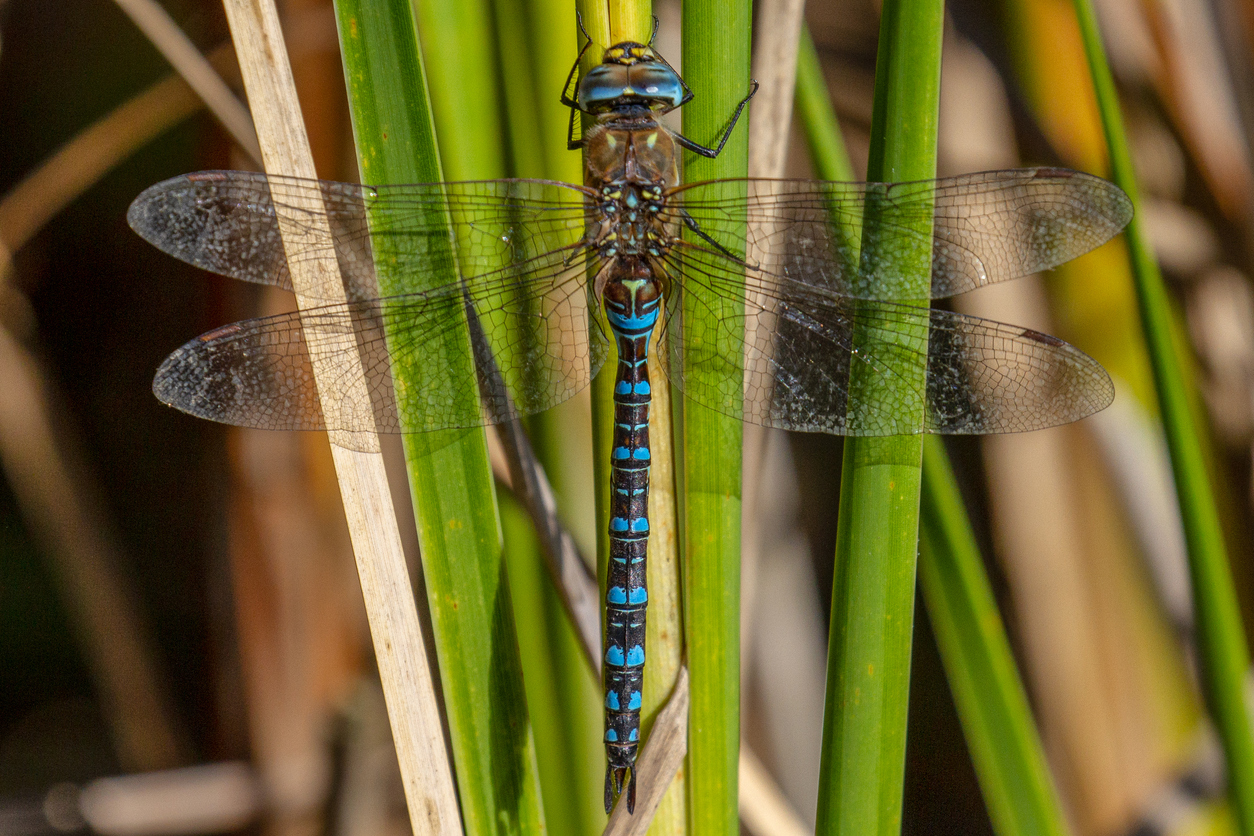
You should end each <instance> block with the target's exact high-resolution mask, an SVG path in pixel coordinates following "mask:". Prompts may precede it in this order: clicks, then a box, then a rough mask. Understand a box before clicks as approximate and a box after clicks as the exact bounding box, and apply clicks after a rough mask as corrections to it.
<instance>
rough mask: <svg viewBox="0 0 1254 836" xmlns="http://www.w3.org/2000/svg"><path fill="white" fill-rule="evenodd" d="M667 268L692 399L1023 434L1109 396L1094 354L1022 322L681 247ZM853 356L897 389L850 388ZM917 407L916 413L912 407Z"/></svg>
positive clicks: (767, 415) (676, 372)
mask: <svg viewBox="0 0 1254 836" xmlns="http://www.w3.org/2000/svg"><path fill="white" fill-rule="evenodd" d="M667 266H668V269H669V270H671V271H672V272H673V273H675V274H682V276H683V279H682V282H681V284H682V291H681V292H682V295H683V297H684V299H683V300H682V301H681V300H680V298H678V296H675V297H673V298H672V299H670V300H669V301H668V314H667V323H666V328H667V333H668V337H669V339H668V342H667V345H668V352H669V356H668V357H667V364H666V365H667V374H668V375H669V377H670V379H671V381H672V383H673V384H674V385H675V386H676V387H677V388H679V389H681V390H683V392H684V394H685V395H686V396H688V397H690V398H692V399H693V400H695V401H697V402H698V403H701V404H703V405H705V406H707V407H709V408H711V409H715V410H717V411H720V412H723V413H724V414H728V415H734V416H736V417H741V418H743V419H744V420H746V421H751V422H753V423H756V424H761V425H763V426H768V427H776V428H779V429H785V430H798V431H802V432H826V433H832V434H836V435H859V436H885V435H908V434H913V433H918V432H936V433H951V434H985V433H1002V432H1022V431H1026V430H1035V429H1042V428H1044V427H1052V426H1056V425H1059V424H1064V423H1067V422H1070V421H1075V420H1077V419H1079V418H1083V417H1085V416H1086V415H1090V414H1092V413H1094V412H1097V411H1099V410H1101V409H1103V408H1105V407H1106V406H1107V405H1109V404H1110V402H1111V400H1113V398H1114V388H1113V386H1112V384H1111V382H1110V378H1109V377H1108V376H1107V374H1106V372H1105V370H1104V369H1102V367H1101V366H1100V365H1099V364H1098V363H1097V362H1096V361H1095V360H1093V359H1092V358H1090V357H1088V356H1087V355H1085V354H1084V353H1083V352H1081V351H1079V350H1078V349H1076V348H1075V347H1073V346H1071V345H1068V344H1067V343H1065V342H1063V341H1061V340H1057V339H1055V338H1053V337H1049V336H1047V335H1045V334H1040V333H1038V332H1036V331H1032V330H1030V329H1024V328H1020V327H1016V326H1011V325H1003V324H1001V323H998V322H993V321H990V320H984V319H979V318H976V317H970V316H964V315H961V314H956V313H952V312H949V311H942V310H933V309H928V308H919V307H912V306H909V305H903V304H899V303H894V302H887V301H876V300H857V299H851V298H849V297H844V296H837V295H834V294H831V293H828V292H825V291H822V290H819V289H816V288H814V287H813V286H810V285H806V284H803V283H799V282H798V283H791V284H789V283H784V282H779V281H777V280H776V278H775V277H773V276H762V275H759V274H756V273H755V272H754V271H749V275H748V276H746V277H738V276H736V275H735V271H736V270H737V269H740V268H739V267H738V266H736V265H735V264H734V262H731V261H730V260H729V259H726V258H724V257H722V256H718V255H715V254H712V253H708V252H704V251H701V250H695V249H693V248H683V247H681V248H677V249H676V251H675V252H674V253H673V254H672V256H671V257H670V258H669V260H668V265H667ZM683 304H686V306H687V309H688V310H694V309H695V310H699V311H703V312H706V313H710V312H721V314H716V315H715V317H714V323H715V327H716V332H710V331H709V330H708V329H707V328H705V327H703V325H702V324H700V323H697V322H693V323H688V322H685V321H684V319H683V317H684V314H683V312H681V310H680V305H683ZM855 332H856V333H857V334H859V335H860V341H859V343H858V345H857V347H856V349H855V345H854V338H853V335H854V334H855ZM729 346H730V347H732V349H733V350H732V351H731V353H730V354H729ZM923 346H926V355H927V356H926V364H927V378H926V385H925V388H924V389H923V390H922V391H919V386H918V383H917V381H916V380H915V377H914V376H913V375H912V374H910V372H909V370H910V369H917V368H918V367H919V365H920V364H921V363H922V362H924V357H923V356H922V354H923V351H924V349H923ZM737 350H738V351H739V352H740V353H739V356H736V351H737ZM737 360H739V361H740V362H741V363H742V365H741V366H740V368H736V367H735V365H734V364H735V363H736V361H737ZM855 363H856V364H860V365H861V366H863V367H865V370H869V371H870V372H871V373H872V374H874V375H876V376H882V377H888V378H894V379H895V380H896V383H895V384H894V385H893V386H886V387H875V388H876V389H877V390H878V391H880V392H882V391H885V390H889V391H893V392H894V393H895V394H894V395H893V396H892V397H891V398H889V399H885V398H882V397H876V398H869V397H867V396H865V395H861V394H858V393H857V392H854V393H853V394H851V392H850V371H851V368H852V366H853V365H854V364H855ZM921 403H925V404H926V409H925V410H924V411H923V414H922V415H921V414H920V410H919V409H917V408H911V407H910V405H911V404H921Z"/></svg>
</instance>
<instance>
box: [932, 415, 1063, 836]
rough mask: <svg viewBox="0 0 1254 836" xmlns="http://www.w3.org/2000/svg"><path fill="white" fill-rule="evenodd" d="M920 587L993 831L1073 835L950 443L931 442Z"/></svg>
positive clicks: (1004, 834)
mask: <svg viewBox="0 0 1254 836" xmlns="http://www.w3.org/2000/svg"><path fill="white" fill-rule="evenodd" d="M920 543H921V548H920V552H919V584H920V586H921V587H922V589H923V601H924V604H925V605H926V606H927V611H928V616H929V617H930V618H931V621H932V629H933V632H934V633H935V635H936V644H937V647H938V648H939V649H940V654H941V660H942V661H943V662H944V664H945V674H946V676H947V678H948V680H949V688H950V691H951V692H952V693H953V697H954V704H955V705H956V706H957V708H958V716H959V718H960V719H961V720H962V730H963V733H964V735H965V737H966V740H967V749H968V750H969V751H970V752H971V760H972V761H973V762H974V764H975V771H976V775H977V777H978V778H979V781H980V789H981V790H982V791H983V794H984V803H985V805H986V806H987V808H988V814H989V818H991V819H992V821H993V829H994V830H996V831H997V833H999V834H1002V836H1012V834H1023V836H1029V835H1030V836H1065V834H1067V833H1069V832H1070V830H1069V828H1068V826H1067V820H1066V816H1065V815H1064V813H1063V810H1062V805H1061V803H1060V800H1059V798H1058V793H1057V790H1056V789H1055V787H1054V783H1053V778H1052V776H1051V775H1050V772H1049V764H1048V763H1047V762H1046V760H1045V751H1044V749H1043V748H1042V746H1041V740H1040V736H1039V735H1038V734H1037V731H1036V726H1035V725H1034V723H1033V720H1032V709H1031V706H1029V704H1028V697H1027V692H1026V690H1025V689H1024V687H1023V681H1022V680H1021V679H1020V678H1019V672H1018V670H1017V669H1016V668H1015V660H1014V655H1013V654H1012V653H1011V650H1010V642H1009V640H1008V639H1007V637H1006V629H1005V626H1004V625H1003V624H1002V620H1001V614H1000V613H999V612H998V611H997V601H996V599H995V598H994V597H993V588H992V586H991V585H990V584H989V580H988V575H987V574H986V573H985V571H984V562H983V560H982V559H981V558H980V550H979V546H977V545H976V542H975V534H974V533H973V532H972V531H971V524H970V521H969V520H968V519H967V512H966V508H965V507H963V505H962V498H961V496H959V494H958V483H957V482H956V481H955V480H954V474H953V470H952V469H951V468H950V466H949V457H948V455H946V453H945V446H944V444H943V443H942V442H941V440H940V439H939V438H937V437H935V436H929V437H927V438H926V439H924V441H923V501H922V527H921V531H920Z"/></svg>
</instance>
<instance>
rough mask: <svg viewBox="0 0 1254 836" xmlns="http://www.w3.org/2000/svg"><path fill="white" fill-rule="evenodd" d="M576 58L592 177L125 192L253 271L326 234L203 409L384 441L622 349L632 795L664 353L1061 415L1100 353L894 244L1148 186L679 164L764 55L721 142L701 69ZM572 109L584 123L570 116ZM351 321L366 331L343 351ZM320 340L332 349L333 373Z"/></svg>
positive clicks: (968, 278)
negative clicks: (293, 298) (915, 278)
mask: <svg viewBox="0 0 1254 836" xmlns="http://www.w3.org/2000/svg"><path fill="white" fill-rule="evenodd" d="M590 45H591V43H590V42H589V44H588V45H586V46H585V47H584V51H585V52H586V50H587V49H588V47H589V46H590ZM580 55H581V57H582V55H583V53H582V52H581V54H580ZM578 67H579V62H578V61H576V64H575V67H574V68H572V70H571V74H570V77H569V78H568V80H567V83H566V87H565V89H564V91H563V93H562V101H563V103H564V104H566V105H567V106H569V107H570V108H571V124H572V128H571V132H570V134H569V135H568V143H569V145H570V146H571V148H582V149H583V150H584V156H585V182H584V184H583V185H575V184H568V183H561V182H555V181H546V180H527V179H510V180H489V181H479V182H455V183H427V184H415V185H387V186H366V185H359V184H350V183H337V182H330V181H314V180H301V179H294V178H289V177H280V176H273V175H271V176H266V175H263V174H255V173H247V172H235V171H217V172H202V173H198V174H190V175H185V176H182V177H176V178H174V179H171V180H167V181H165V182H162V183H159V184H157V185H155V186H153V187H151V188H149V189H147V190H146V191H144V192H143V193H142V194H141V195H140V196H139V197H138V198H137V199H136V200H135V202H134V203H133V204H132V206H131V208H130V210H129V213H128V219H129V222H130V224H131V226H132V228H133V229H134V230H135V231H136V232H138V233H139V234H140V235H141V236H143V237H144V238H146V239H147V240H148V241H150V242H151V243H153V244H155V245H156V246H157V247H159V248H160V249H162V250H164V251H165V252H167V253H169V254H170V255H172V256H175V257H177V258H179V259H182V260H183V261H186V262H188V263H190V264H193V265H195V266H197V267H201V268H203V269H206V270H210V271H213V272H215V273H220V274H223V275H227V276H232V277H234V278H237V279H242V280H245V281H249V282H255V283H260V284H266V285H275V286H278V287H281V288H286V289H291V288H292V285H291V280H290V277H289V264H290V263H291V262H293V261H297V260H300V259H306V258H325V257H328V256H331V257H334V258H335V259H336V260H337V262H338V264H339V267H340V272H341V274H342V281H343V287H342V288H340V287H338V286H337V287H336V288H335V289H334V291H332V290H329V289H328V290H327V292H326V293H325V299H323V300H322V301H323V302H325V304H321V305H316V306H314V307H306V308H305V309H304V310H302V311H300V312H298V313H290V314H281V315H277V316H269V317H265V318H260V319H252V320H248V321H245V322H239V323H235V324H232V325H228V326H225V327H223V328H219V329H217V330H214V331H211V332H209V333H207V334H204V335H202V336H200V337H198V338H196V339H194V340H192V341H190V342H188V343H187V344H185V345H184V346H182V347H181V348H179V349H178V350H176V351H175V352H174V353H173V354H171V355H170V356H169V358H167V359H166V360H165V362H164V363H163V364H162V365H161V367H160V368H159V370H158V372H157V374H156V378H155V380H154V383H153V390H154V392H155V394H156V396H157V397H158V398H159V399H160V400H161V401H163V402H164V403H166V404H169V405H171V406H173V407H176V408H178V409H180V410H183V411H185V412H187V413H190V414H192V415H195V416H199V417H201V418H206V419H210V420H214V421H219V422H224V423H227V424H234V425H238V426H245V427H257V428H264V429H271V430H324V431H327V432H328V433H330V436H331V440H332V442H333V443H336V444H339V445H341V446H345V447H349V448H353V449H373V444H374V443H376V442H375V441H374V439H375V433H376V432H394V433H402V432H403V433H423V432H430V431H436V430H448V429H454V428H473V427H481V426H484V425H487V424H492V423H500V422H506V421H511V420H514V419H515V418H517V417H519V416H525V415H530V414H534V413H537V412H540V411H543V410H546V409H549V408H551V407H554V406H556V405H557V404H559V403H561V402H563V401H565V400H567V399H568V398H570V397H571V396H572V395H574V394H575V393H576V392H578V391H580V390H581V389H583V388H584V387H586V386H587V385H588V384H589V383H590V382H591V380H592V378H593V377H594V376H595V375H596V374H597V373H598V371H600V369H601V367H602V366H603V365H604V364H605V363H606V362H607V360H608V359H609V358H610V357H611V356H614V357H615V358H616V366H615V367H614V372H613V373H614V380H615V383H614V390H613V402H614V433H613V446H612V448H611V453H610V463H611V464H610V481H611V487H612V490H611V508H610V521H609V535H610V550H609V570H608V579H607V583H606V590H605V621H604V646H603V649H604V657H603V662H604V664H603V676H604V693H605V733H604V742H605V747H606V754H607V767H606V776H605V804H606V811H607V812H608V811H609V809H610V807H611V805H612V804H613V802H614V801H615V799H617V798H618V797H619V795H620V794H623V793H624V792H625V793H626V799H627V806H628V809H629V810H634V806H635V788H636V770H635V763H636V755H637V751H638V748H639V746H640V709H641V704H642V696H641V695H642V691H643V676H644V660H645V648H644V638H645V613H646V608H647V602H648V591H647V586H646V566H647V554H648V541H649V517H648V491H649V472H650V447H649V409H650V403H651V396H652V391H651V387H650V382H649V381H650V378H649V375H650V365H651V364H655V365H657V366H659V367H661V368H662V370H663V371H664V373H665V374H666V376H667V378H668V379H669V381H670V383H671V384H672V386H673V387H674V388H675V389H677V390H678V391H680V392H682V393H683V396H684V397H687V398H689V399H691V400H693V401H694V402H696V403H699V404H702V405H704V406H705V407H708V408H710V409H713V410H716V411H719V412H721V413H724V414H727V415H732V416H734V417H736V418H740V419H743V420H745V421H750V422H754V423H757V424H761V425H763V426H767V427H774V428H778V429H783V430H794V431H803V432H825V433H833V434H838V435H849V436H887V435H900V434H913V433H920V432H934V433H956V434H978V433H1003V432H1021V431H1027V430H1035V429H1040V428H1044V427H1051V426H1056V425H1059V424H1063V423H1067V422H1070V421H1074V420H1077V419H1080V418H1082V417H1084V416H1087V415H1090V414H1092V413H1094V412H1097V411H1099V410H1101V409H1103V408H1105V407H1106V406H1107V405H1109V404H1110V402H1111V401H1112V400H1113V398H1114V389H1113V386H1112V384H1111V381H1110V378H1109V377H1108V376H1107V374H1106V372H1105V371H1104V370H1103V369H1102V367H1101V366H1100V365H1099V364H1098V363H1097V362H1096V361H1094V360H1093V359H1092V358H1090V357H1088V356H1087V355H1085V354H1084V353H1083V352H1081V351H1080V350H1079V349H1077V348H1075V347H1073V346H1071V345H1069V344H1068V343H1065V342H1063V341H1062V340H1059V339H1056V338H1054V337H1051V336H1048V335H1046V334H1042V333H1040V332H1038V331H1034V330H1031V329H1027V328H1021V327H1017V326H1014V325H1006V324H1002V323H998V322H993V321H989V320H985V319H979V318H976V317H972V316H965V315H961V314H958V313H953V312H950V311H946V310H942V309H937V308H930V307H927V306H926V302H924V303H923V305H922V306H920V305H919V303H918V302H917V301H916V302H915V303H914V304H911V303H910V300H912V299H916V297H918V296H919V295H920V293H919V291H918V290H917V289H913V288H911V286H910V283H909V282H907V281H906V280H905V278H904V277H903V276H902V274H901V271H900V267H899V265H900V264H901V263H904V261H905V260H907V259H909V258H910V257H911V256H912V255H913V256H917V255H918V254H919V253H922V254H924V256H925V257H930V271H931V272H930V287H929V288H927V289H926V290H925V291H924V292H923V295H925V296H928V297H931V298H943V297H948V296H952V295H955V294H960V293H964V292H966V291H969V290H972V289H975V288H977V287H981V286H984V285H988V284H993V283H997V282H1001V281H1005V280H1007V279H1011V278H1015V277H1018V276H1023V275H1027V274H1030V273H1034V272H1037V271H1040V270H1044V269H1047V268H1051V267H1054V266H1056V265H1058V264H1061V263H1063V262H1065V261H1068V260H1070V259H1072V258H1075V257H1076V256H1079V255H1081V254H1083V253H1085V252H1087V251H1089V250H1091V249H1094V248H1095V247H1097V246H1099V245H1101V244H1102V243H1104V242H1105V241H1107V240H1109V239H1110V238H1112V237H1113V236H1115V235H1116V234H1118V232H1119V231H1120V230H1121V229H1122V228H1123V227H1124V225H1125V224H1127V222H1128V221H1129V220H1130V218H1131V214H1132V207H1131V203H1130V201H1129V199H1128V198H1127V196H1126V195H1125V194H1124V193H1123V192H1122V191H1121V190H1120V189H1119V188H1117V187H1116V186H1115V185H1113V184H1111V183H1109V182H1107V181H1105V180H1102V179H1100V178H1097V177H1093V176H1090V175H1087V174H1082V173H1079V172H1074V171H1068V170H1064V169H1057V168H1035V169H1021V170H1011V171H994V172H982V173H977V174H967V175H963V176H959V177H952V178H947V179H940V180H930V181H922V182H913V183H895V184H884V183H835V182H821V181H809V180H761V179H728V180H714V181H708V182H698V183H683V182H681V179H680V176H679V163H680V159H679V158H680V152H679V149H680V148H683V149H687V150H688V151H691V152H695V153H697V154H701V155H704V156H707V157H714V156H716V155H718V153H719V152H720V151H721V150H722V148H723V146H724V144H725V143H726V142H727V139H728V137H729V136H730V135H731V133H732V131H733V130H734V129H735V126H736V123H737V120H738V118H739V116H740V114H741V111H742V110H743V109H744V107H745V104H746V103H747V102H748V100H749V98H750V97H751V96H752V95H753V92H754V90H756V85H753V86H752V87H751V88H750V90H749V94H748V95H747V96H746V97H745V98H744V100H742V101H741V102H740V104H739V105H738V107H737V108H736V109H735V112H734V113H733V114H732V115H731V118H730V119H729V121H728V123H727V125H726V128H725V130H724V131H723V132H722V133H721V136H720V137H718V138H717V141H716V142H713V143H711V144H710V145H709V146H705V145H701V144H699V143H697V142H694V141H693V140H691V139H689V138H688V137H685V136H684V135H682V134H681V133H678V132H675V131H672V130H668V129H667V128H666V127H664V126H663V125H662V124H661V123H660V122H659V117H660V116H661V115H662V114H665V113H667V112H670V111H672V110H675V109H677V108H679V107H681V106H682V105H684V104H685V103H686V102H688V101H689V100H690V99H691V98H692V97H693V93H692V91H691V90H690V89H689V88H688V86H687V85H686V84H685V83H684V81H683V79H682V78H681V76H680V75H679V73H678V72H676V71H675V69H674V68H673V67H672V66H671V65H670V64H669V63H668V62H667V61H666V60H665V59H664V58H663V57H662V56H661V55H659V54H658V53H657V52H656V51H655V50H654V49H653V48H652V46H651V45H650V44H642V43H638V42H634V41H628V42H623V43H618V44H615V45H613V46H611V47H609V48H608V49H606V50H605V52H604V55H603V57H602V60H601V63H600V64H598V65H596V66H595V67H594V68H592V69H591V70H589V71H588V72H587V73H586V74H584V75H583V76H582V78H577V69H578ZM576 115H580V118H581V120H586V122H585V124H586V123H590V127H589V128H588V129H587V130H586V131H585V132H584V134H583V135H582V136H576V135H575V132H574V120H575V117H576ZM310 206H314V207H316V208H315V209H310V208H309V207H310ZM870 207H874V210H872V209H871V208H870ZM323 211H325V215H323V214H322V213H323ZM280 217H282V218H283V219H284V222H285V223H287V224H289V225H290V224H295V225H297V226H298V227H301V226H305V225H308V226H309V227H310V228H313V227H315V226H317V225H318V224H321V223H326V222H329V229H330V236H329V238H327V237H326V236H324V237H323V239H320V240H321V242H318V240H317V239H315V242H314V243H309V244H306V245H305V246H304V248H303V249H296V250H293V251H285V248H284V240H283V237H282V235H281V234H280V222H279V220H280ZM289 228H290V227H289ZM925 263H926V261H925ZM304 292H306V293H307V295H308V291H304ZM313 293H314V298H315V299H317V298H318V296H319V295H320V292H319V291H318V290H317V289H315V290H314V291H313ZM345 298H346V301H344V300H345ZM337 299H338V300H339V301H332V300H337ZM703 312H704V314H706V316H705V317H704V319H703V320H700V322H699V317H698V316H697V315H698V314H701V313H703ZM346 339H347V340H348V342H347V345H349V346H350V347H352V346H355V348H356V356H354V357H351V358H347V357H346V356H345V350H344V346H345V345H346V342H345V340H346ZM651 345H652V346H654V347H657V348H658V351H657V352H656V353H655V354H654V355H651V354H650V347H651ZM450 346H451V347H450ZM458 346H461V348H462V351H461V353H460V354H459V353H458V350H457V347H458ZM727 346H731V347H732V348H731V349H730V350H728V349H727V348H726V347H727ZM465 349H469V352H467V351H466V350H465ZM348 353H350V354H351V353H352V352H351V349H350V351H349V352H348ZM467 357H469V358H470V359H467ZM911 364H913V365H911ZM315 365H317V366H318V367H319V368H321V369H331V370H333V371H334V372H335V373H334V374H330V375H324V376H323V377H322V378H321V379H320V380H319V385H320V386H321V391H319V387H318V385H315V381H314V373H313V369H314V367H315ZM911 367H912V368H917V369H926V375H925V379H924V376H923V375H919V376H918V377H919V379H920V380H921V381H923V382H922V383H921V384H916V383H913V382H911V380H910V379H908V376H907V375H904V374H902V371H901V370H902V369H903V368H911ZM401 369H404V370H406V371H405V375H401V374H399V373H398V372H399V370H401ZM855 371H856V372H858V373H859V374H863V375H871V376H872V377H875V376H879V377H882V378H885V379H886V380H887V381H888V382H889V383H893V384H899V385H901V386H904V387H909V386H916V388H917V387H918V386H921V387H922V388H921V389H920V390H919V391H918V392H917V393H916V394H917V395H918V402H919V403H920V404H922V407H923V408H921V409H915V410H911V409H903V408H902V407H901V403H900V402H897V401H892V399H888V400H886V399H884V398H882V397H871V396H868V395H867V394H866V393H865V390H864V389H861V388H858V387H851V386H850V379H851V373H853V372H855ZM394 373H398V374H394ZM362 375H365V378H366V380H365V381H364V382H365V383H366V386H364V387H363V386H361V383H362V382H363V381H362ZM406 375H407V376H406ZM394 378H395V379H394ZM363 391H364V392H368V393H369V397H368V401H367V402H362V401H361V400H360V398H361V395H360V394H356V393H360V392H363ZM890 401H892V402H890Z"/></svg>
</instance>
